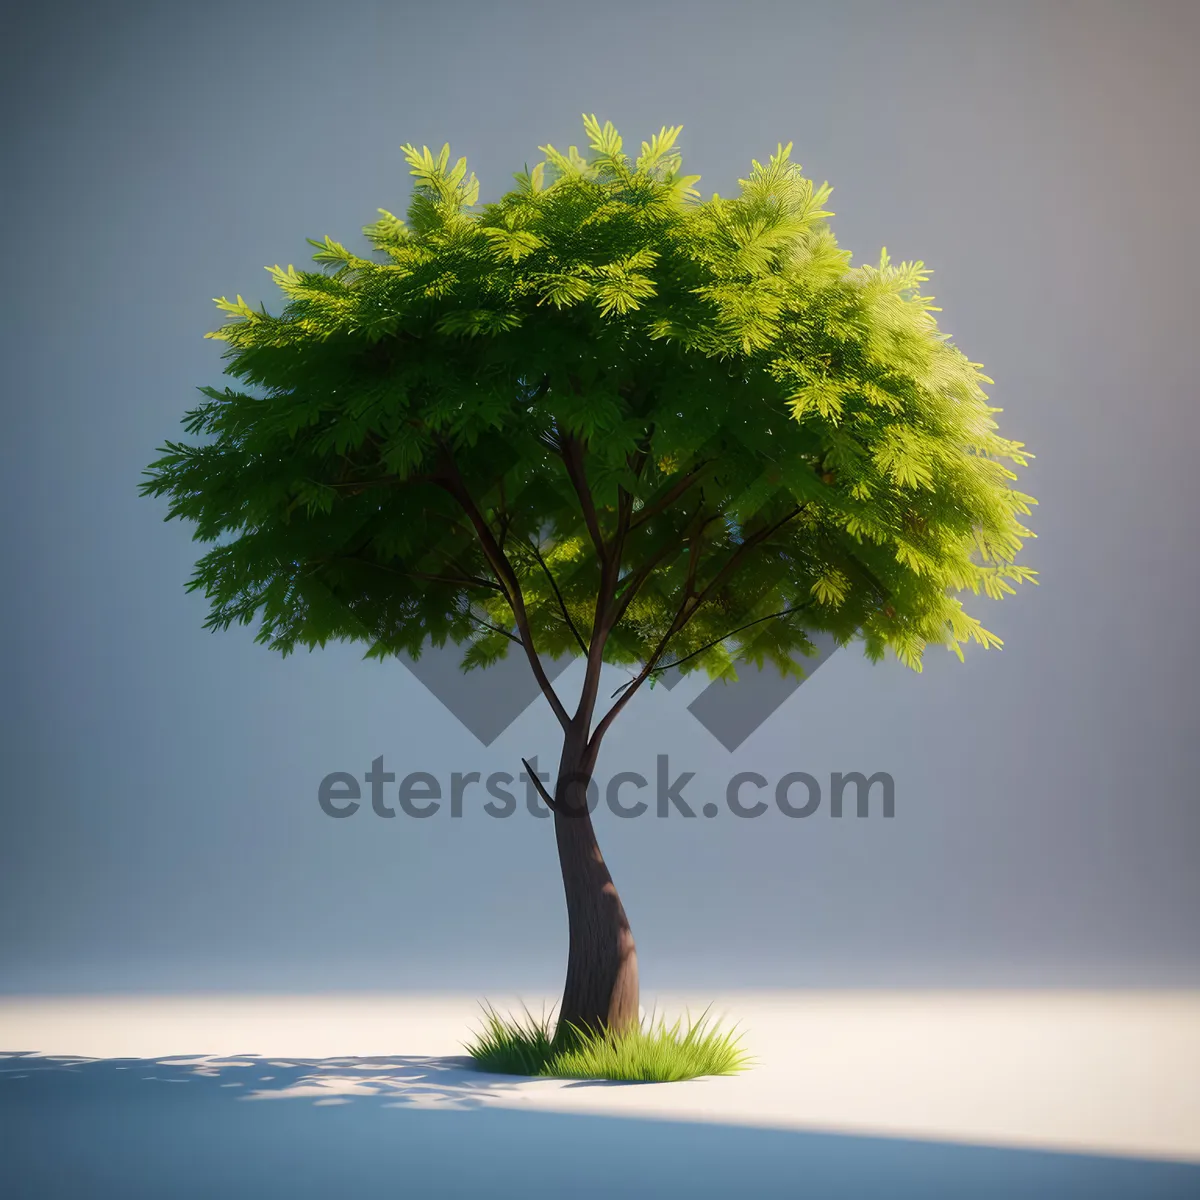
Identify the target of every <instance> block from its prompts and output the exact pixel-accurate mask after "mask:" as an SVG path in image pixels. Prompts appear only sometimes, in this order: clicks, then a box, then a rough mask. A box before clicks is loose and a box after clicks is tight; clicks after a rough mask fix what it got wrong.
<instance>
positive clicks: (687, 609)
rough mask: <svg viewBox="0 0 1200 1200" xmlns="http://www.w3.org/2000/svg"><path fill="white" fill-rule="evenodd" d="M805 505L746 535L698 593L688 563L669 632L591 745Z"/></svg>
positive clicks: (693, 566)
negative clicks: (705, 607)
mask: <svg viewBox="0 0 1200 1200" xmlns="http://www.w3.org/2000/svg"><path fill="white" fill-rule="evenodd" d="M805 507H806V506H804V505H800V506H798V507H796V508H793V509H791V510H790V511H789V512H788V513H787V515H786V516H783V517H781V518H780V519H779V520H778V521H776V522H775V523H774V524H772V525H768V526H767V527H766V528H765V529H760V530H759V531H758V533H755V534H751V536H750V537H748V538H746V539H745V541H743V542H742V544H741V545H740V546H738V548H737V550H736V551H734V553H733V554H732V555H730V557H729V561H728V562H726V564H725V565H724V566H723V567H722V568H721V569H720V570H719V571H718V572H717V573H716V575H714V576H713V577H712V579H710V580H709V581H708V583H707V584H705V586H704V588H703V589H702V590H701V591H700V592H699V593H698V594H697V595H695V596H693V595H692V592H691V589H692V582H693V580H694V576H695V569H696V562H695V560H693V561H692V562H690V563H689V564H688V577H689V578H688V583H687V584H686V585H685V588H684V596H683V600H682V602H681V603H680V605H679V608H678V610H677V611H676V613H675V616H674V618H673V619H672V621H671V624H670V626H669V627H668V629H667V632H666V633H665V634H663V636H662V640H661V641H660V642H659V643H658V646H657V647H656V648H655V650H654V653H653V654H652V655H651V656H650V657H649V658H648V659H647V660H646V665H645V666H644V667H643V668H642V669H641V671H639V672H638V675H637V677H636V678H635V679H634V680H633V681H632V683H630V685H629V689H628V691H626V692H625V694H624V695H623V696H622V697H621V698H620V699H619V700H618V701H617V702H616V703H615V704H614V705H613V706H612V707H611V708H610V709H609V710H608V712H607V713H605V714H604V717H603V718H602V719H601V721H600V723H599V724H598V725H597V726H596V728H595V730H594V732H593V733H592V736H591V739H590V740H589V743H588V745H589V748H590V747H591V746H592V743H593V742H594V743H595V745H596V747H599V744H600V739H601V738H603V737H604V735H605V733H607V732H608V729H609V727H610V726H611V725H612V723H613V721H615V720H616V719H617V716H618V714H619V713H620V712H621V710H622V709H623V708H624V707H625V705H626V704H628V703H629V701H630V700H631V699H632V698H633V696H634V693H635V692H636V691H637V690H638V688H640V687H641V686H642V684H643V683H645V681H646V680H647V679H648V678H649V676H650V672H651V671H653V670H654V668H655V667H656V666H657V665H658V660H659V659H660V658H662V656H663V654H664V652H665V651H666V648H667V644H668V643H669V642H670V640H671V638H673V637H674V636H675V635H676V634H677V633H678V632H679V631H680V630H681V629H682V628H683V627H684V626H685V625H686V624H687V623H688V622H689V621H690V620H691V619H692V617H693V616H694V615H695V613H696V611H697V610H698V609H699V607H700V605H701V604H703V603H704V601H705V600H706V599H707V598H708V597H709V596H711V595H712V593H713V592H714V591H715V590H716V588H717V587H719V586H720V585H721V584H722V583H724V582H725V580H726V579H728V578H729V576H730V575H731V574H733V572H734V571H736V570H737V568H738V567H739V566H741V564H742V563H743V562H745V560H746V556H747V555H748V554H749V553H750V551H751V550H753V549H754V548H755V547H757V546H760V545H761V544H762V543H763V542H765V541H766V540H767V539H768V538H769V537H771V536H772V535H773V534H775V533H776V532H778V531H779V530H780V529H782V528H783V526H784V525H786V524H787V523H788V522H789V521H791V520H792V519H793V518H795V517H797V516H799V514H800V513H801V512H803V510H804V508H805ZM692 600H694V601H695V603H690V602H691V601H692Z"/></svg>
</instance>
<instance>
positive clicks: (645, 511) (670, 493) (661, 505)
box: [630, 458, 713, 529]
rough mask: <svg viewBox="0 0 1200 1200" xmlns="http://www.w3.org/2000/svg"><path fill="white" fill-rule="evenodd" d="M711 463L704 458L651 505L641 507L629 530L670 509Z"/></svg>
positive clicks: (708, 459) (709, 459) (710, 460)
mask: <svg viewBox="0 0 1200 1200" xmlns="http://www.w3.org/2000/svg"><path fill="white" fill-rule="evenodd" d="M712 461H713V460H712V459H711V458H706V459H705V460H704V461H703V462H700V463H697V464H696V466H694V467H693V468H692V469H691V470H690V471H689V472H688V473H687V474H686V475H684V476H683V478H681V479H679V480H678V481H677V482H676V483H674V484H673V485H672V486H671V487H670V488H669V489H668V490H667V491H666V492H664V493H663V495H661V496H660V497H659V498H658V499H657V500H655V501H654V502H653V503H652V504H647V505H643V506H642V508H641V510H640V511H639V512H638V514H637V519H636V520H635V521H634V522H633V523H632V525H631V526H630V528H631V529H637V528H638V527H639V526H641V525H644V524H645V523H646V522H647V521H648V520H650V518H651V517H656V516H658V514H659V513H661V512H664V511H665V510H666V509H668V508H670V506H671V505H672V504H674V503H675V501H676V500H678V499H679V498H680V496H682V495H684V494H685V493H686V492H687V491H688V489H689V488H691V487H692V485H693V484H695V483H696V481H697V480H698V479H699V478H700V476H701V474H702V473H703V471H704V468H705V467H707V466H708V465H709V464H710V463H711V462H712Z"/></svg>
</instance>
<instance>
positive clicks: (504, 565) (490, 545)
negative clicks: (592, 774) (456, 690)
mask: <svg viewBox="0 0 1200 1200" xmlns="http://www.w3.org/2000/svg"><path fill="white" fill-rule="evenodd" d="M438 444H439V446H440V447H441V450H442V455H443V462H444V464H445V471H446V473H445V475H444V477H441V479H440V480H439V482H440V483H441V486H442V487H444V488H445V489H446V491H447V492H449V493H450V495H451V496H453V497H454V499H455V500H457V501H458V503H459V504H460V505H461V506H462V509H463V511H464V512H465V513H466V514H467V518H468V519H469V520H470V522H471V524H472V525H473V526H474V528H475V533H476V535H477V536H478V538H479V544H480V546H481V547H482V549H483V553H484V556H485V557H486V558H487V560H488V564H489V565H490V566H491V568H492V571H493V573H494V574H495V576H496V579H497V580H498V581H499V583H500V585H501V587H503V588H504V591H505V595H506V597H507V599H508V605H509V607H510V608H511V609H512V611H513V617H514V618H515V619H516V622H517V629H518V630H519V632H520V634H521V644H522V646H524V647H525V655H526V657H527V658H528V659H529V665H530V667H531V668H532V670H533V675H534V678H535V679H536V680H537V683H538V687H539V688H541V690H542V695H544V696H545V697H546V700H547V701H548V702H549V704H550V707H551V709H552V710H553V712H554V715H555V716H556V717H557V718H558V723H559V724H560V725H561V726H562V727H563V729H567V728H569V727H570V724H571V718H570V716H569V715H568V713H567V710H566V708H565V707H564V706H563V702H562V701H561V700H560V699H559V696H558V693H557V692H556V691H555V690H554V685H553V684H552V683H551V682H550V679H549V677H548V676H547V675H546V671H545V668H543V666H542V663H541V659H539V658H538V654H537V649H536V648H535V646H534V644H533V630H532V628H531V627H530V624H529V615H528V613H527V612H526V611H525V597H524V596H523V595H522V593H521V583H520V581H519V580H518V579H517V573H516V572H515V571H514V570H513V568H512V563H510V562H509V561H508V558H507V557H506V556H505V553H504V551H503V550H502V549H501V548H500V546H499V545H498V544H497V542H496V538H495V535H494V534H493V533H492V531H491V528H490V527H489V526H488V523H487V522H486V521H485V520H484V518H483V514H482V513H481V512H480V511H479V507H478V505H476V503H475V501H474V500H473V499H472V497H471V493H470V491H469V489H468V488H467V485H466V483H465V482H464V481H463V477H462V475H461V473H460V472H459V469H458V464H457V463H456V462H455V461H454V456H453V454H452V453H451V452H450V447H449V446H448V445H447V444H446V443H445V441H443V440H441V439H440V438H439V439H438Z"/></svg>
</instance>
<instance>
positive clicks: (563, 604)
mask: <svg viewBox="0 0 1200 1200" xmlns="http://www.w3.org/2000/svg"><path fill="white" fill-rule="evenodd" d="M516 544H517V545H518V546H523V547H524V548H525V549H526V550H529V551H531V552H532V554H533V556H534V558H536V559H537V560H538V564H539V565H540V566H541V568H542V570H543V571H544V572H545V573H546V578H547V579H548V580H549V581H550V586H551V587H552V588H553V589H554V596H555V599H557V601H558V607H559V609H560V610H561V612H562V615H563V620H565V621H566V623H567V626H568V627H569V628H570V630H571V632H572V633H573V634H574V635H575V641H576V642H577V643H578V644H579V648H580V650H582V651H583V653H584V655H585V656H586V655H587V653H588V647H587V643H586V642H585V641H584V640H583V637H582V635H581V634H580V632H579V630H578V629H577V628H576V625H575V622H574V621H573V620H572V619H571V614H570V612H569V611H568V610H567V602H566V601H565V600H564V599H563V594H562V592H560V591H559V590H558V584H557V583H556V582H555V579H554V576H553V575H551V574H550V568H549V567H548V566H547V565H546V560H545V559H544V558H543V557H542V555H541V552H540V551H539V550H538V548H537V547H536V546H535V545H533V544H532V543H531V542H526V541H523V540H521V539H518V540H517V542H516Z"/></svg>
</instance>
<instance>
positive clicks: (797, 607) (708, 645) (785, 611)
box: [610, 600, 812, 699]
mask: <svg viewBox="0 0 1200 1200" xmlns="http://www.w3.org/2000/svg"><path fill="white" fill-rule="evenodd" d="M811 607H812V601H811V600H807V601H805V602H804V603H803V604H794V605H792V606H791V608H781V609H780V610H779V611H778V612H773V613H770V614H769V615H768V616H765V617H756V618H755V619H754V620H753V621H747V622H746V623H745V625H739V626H738V627H737V628H736V629H731V630H730V631H729V632H728V633H723V634H722V635H721V636H720V637H719V638H713V640H712V641H711V642H705V643H704V645H703V646H701V647H700V648H699V649H697V650H693V651H692V652H691V654H685V655H684V656H683V657H682V658H677V659H676V660H675V661H674V662H671V663H663V664H661V665H660V666H657V667H655V668H654V669H653V670H652V671H651V672H650V674H651V675H657V674H659V672H660V671H669V670H670V669H671V668H672V667H677V666H679V664H680V663H685V662H687V661H688V659H690V658H695V657H696V655H697V654H703V653H704V651H705V650H711V649H712V648H713V647H714V646H719V645H720V644H721V643H722V642H724V641H728V639H729V638H731V637H733V636H734V635H735V634H738V633H741V632H742V630H743V629H749V628H750V627H751V626H752V625H761V624H762V623H763V622H764V621H773V620H775V619H776V618H777V617H786V616H790V615H791V614H792V613H794V612H800V611H801V610H802V609H806V608H811ZM632 683H633V680H632V679H631V680H629V682H628V683H623V684H621V686H620V687H619V688H617V690H616V691H615V692H613V694H612V697H610V699H612V698H615V697H616V696H619V695H620V694H621V693H622V692H623V691H624V690H625V689H626V688H627V687H629V686H630V685H631V684H632Z"/></svg>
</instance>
